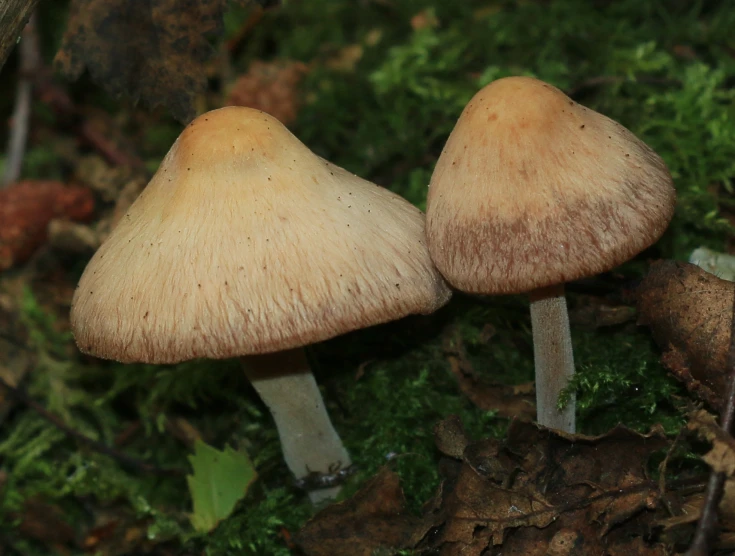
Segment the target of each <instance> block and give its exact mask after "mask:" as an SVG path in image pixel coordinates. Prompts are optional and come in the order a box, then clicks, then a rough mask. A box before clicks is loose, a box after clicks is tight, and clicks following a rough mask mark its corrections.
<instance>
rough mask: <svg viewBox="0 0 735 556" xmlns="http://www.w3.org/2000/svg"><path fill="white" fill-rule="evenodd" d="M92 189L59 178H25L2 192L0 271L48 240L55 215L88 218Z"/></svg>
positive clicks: (24, 257) (0, 210)
mask: <svg viewBox="0 0 735 556" xmlns="http://www.w3.org/2000/svg"><path fill="white" fill-rule="evenodd" d="M93 211H94V198H93V196H92V192H91V191H90V190H89V189H87V188H85V187H75V186H66V185H64V184H63V183H61V182H56V181H30V180H28V181H22V182H18V183H15V184H13V185H11V186H10V187H7V188H6V189H3V190H1V191H0V271H2V270H5V269H8V268H10V267H12V266H14V265H17V264H19V263H22V262H24V261H26V260H28V259H29V258H30V257H31V255H33V253H34V252H35V251H36V249H38V248H39V247H40V246H41V245H43V243H44V242H45V241H46V237H47V234H48V224H49V222H50V221H51V220H52V219H54V218H66V219H69V220H75V221H82V222H84V221H87V220H89V219H90V218H91V216H92V213H93Z"/></svg>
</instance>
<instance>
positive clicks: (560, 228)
mask: <svg viewBox="0 0 735 556" xmlns="http://www.w3.org/2000/svg"><path fill="white" fill-rule="evenodd" d="M675 202H676V193H675V190H674V187H673V183H672V180H671V176H670V174H669V172H668V170H667V168H666V165H665V164H664V162H663V160H661V158H660V157H659V156H658V155H657V154H656V153H655V152H653V151H652V150H651V149H650V148H649V147H648V146H647V145H646V144H644V143H643V142H642V141H640V140H639V139H638V138H636V137H635V136H634V135H633V134H632V133H631V132H630V131H628V130H627V129H625V128H624V127H623V126H621V125H620V124H618V123H617V122H614V121H613V120H611V119H610V118H607V117H606V116H603V115H602V114H599V113H597V112H595V111H593V110H590V109H588V108H585V107H584V106H581V105H579V104H577V103H576V102H574V101H572V100H571V99H570V98H569V97H567V96H566V95H565V94H564V93H563V92H561V91H560V90H559V89H557V88H555V87H552V86H551V85H548V84H546V83H544V82H542V81H539V80H537V79H532V78H528V77H508V78H505V79H499V80H497V81H495V82H493V83H491V84H490V85H488V86H486V87H485V88H484V89H482V90H481V91H480V92H478V93H477V94H476V95H475V97H474V98H473V99H472V100H471V101H470V103H469V104H468V105H467V107H466V108H465V110H464V112H463V113H462V115H461V116H460V118H459V121H458V122H457V125H456V127H455V128H454V130H453V131H452V133H451V135H450V137H449V140H448V141H447V144H446V147H445V149H444V151H443V152H442V154H441V156H440V158H439V161H438V163H437V165H436V169H435V171H434V174H433V176H432V179H431V186H430V188H429V196H428V201H427V211H426V213H427V223H426V235H427V241H428V243H429V251H430V252H431V255H432V258H433V260H434V263H435V264H436V265H437V267H438V268H439V270H440V271H441V272H442V274H443V275H444V277H445V278H446V279H447V280H448V281H449V282H450V283H451V284H452V285H454V286H455V287H457V288H459V289H461V290H464V291H468V292H474V293H485V294H507V293H521V292H527V291H531V290H533V289H535V288H540V287H545V286H550V285H554V284H560V283H564V282H567V281H570V280H576V279H579V278H582V277H585V276H591V275H594V274H598V273H600V272H604V271H607V270H610V269H611V268H613V267H615V266H617V265H618V264H620V263H622V262H624V261H626V260H628V259H630V258H631V257H633V256H634V255H636V254H637V253H639V252H640V251H642V250H643V249H645V248H646V247H648V246H650V245H651V244H653V243H654V242H656V240H657V239H658V238H659V237H660V236H661V235H662V234H663V232H664V230H665V229H666V227H667V225H668V223H669V221H670V220H671V217H672V216H673V212H674V204H675Z"/></svg>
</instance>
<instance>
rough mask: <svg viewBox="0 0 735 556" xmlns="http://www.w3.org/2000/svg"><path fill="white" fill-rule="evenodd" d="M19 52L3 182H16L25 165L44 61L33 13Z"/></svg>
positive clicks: (5, 183) (6, 183)
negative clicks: (39, 70)
mask: <svg viewBox="0 0 735 556" xmlns="http://www.w3.org/2000/svg"><path fill="white" fill-rule="evenodd" d="M18 54H19V57H20V64H19V68H18V86H17V89H16V93H15V108H14V109H13V116H12V121H11V128H10V129H11V131H10V141H9V142H8V157H7V162H6V166H5V175H4V176H3V185H4V186H6V187H7V186H8V185H9V184H11V183H13V182H14V181H17V180H18V178H19V177H20V170H21V167H22V165H23V157H24V155H25V151H26V141H27V138H28V123H29V120H30V117H31V97H32V92H33V82H32V78H33V74H34V73H35V71H36V69H37V68H38V66H39V65H40V62H41V48H40V46H39V40H38V30H37V29H36V14H35V13H34V14H33V15H31V18H30V19H29V20H28V24H27V25H26V26H25V29H23V35H22V37H21V41H20V45H19V49H18Z"/></svg>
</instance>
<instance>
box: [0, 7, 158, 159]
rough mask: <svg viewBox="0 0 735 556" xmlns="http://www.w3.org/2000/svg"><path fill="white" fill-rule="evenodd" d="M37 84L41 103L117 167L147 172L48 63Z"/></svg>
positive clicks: (132, 153) (40, 68) (37, 72)
mask: <svg viewBox="0 0 735 556" xmlns="http://www.w3.org/2000/svg"><path fill="white" fill-rule="evenodd" d="M0 1H2V0H0ZM33 85H34V87H35V89H36V92H37V94H38V97H39V98H40V100H41V102H43V103H45V104H47V105H48V106H49V107H50V108H51V110H53V111H54V113H55V114H56V115H57V116H58V117H59V119H61V120H63V121H64V122H65V123H66V124H67V125H69V126H70V127H71V128H72V129H73V130H74V133H76V134H77V136H79V137H80V138H81V139H82V140H83V141H84V142H85V143H87V144H88V145H90V146H91V147H92V148H93V149H94V150H96V151H97V152H98V153H99V154H100V155H101V156H102V157H103V158H104V159H105V160H106V161H107V162H109V163H110V164H112V165H114V166H129V167H131V168H134V169H136V170H138V171H141V172H145V163H144V162H143V160H142V159H141V158H140V157H139V156H138V155H137V154H135V153H134V152H132V150H131V149H125V148H123V147H121V146H118V145H116V144H115V142H114V141H112V140H111V139H110V138H109V137H107V136H105V135H104V134H103V133H102V132H100V131H99V129H98V128H97V127H96V126H95V125H93V123H92V120H91V118H90V117H89V115H88V114H87V113H85V111H84V109H83V108H79V107H78V106H77V105H75V104H74V101H72V99H71V97H70V96H69V95H68V94H67V93H66V91H65V90H64V89H63V88H62V87H61V86H59V85H58V84H57V83H55V82H54V80H53V78H52V76H51V72H50V71H49V70H48V68H46V67H44V66H40V67H39V68H38V70H37V71H36V73H35V78H34V80H33ZM108 121H109V119H108ZM109 127H110V128H114V127H115V126H114V125H112V124H110V125H109Z"/></svg>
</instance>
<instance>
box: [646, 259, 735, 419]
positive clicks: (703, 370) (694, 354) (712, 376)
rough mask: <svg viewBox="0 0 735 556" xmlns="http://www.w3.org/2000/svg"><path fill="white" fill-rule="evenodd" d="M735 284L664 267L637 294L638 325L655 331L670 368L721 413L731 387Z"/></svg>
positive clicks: (673, 265) (692, 269) (679, 266)
mask: <svg viewBox="0 0 735 556" xmlns="http://www.w3.org/2000/svg"><path fill="white" fill-rule="evenodd" d="M734 292H735V284H733V283H732V282H728V281H726V280H721V279H720V278H718V277H717V276H715V275H713V274H709V273H708V272H705V271H704V270H702V269H701V268H699V267H698V266H696V265H692V264H688V263H680V262H674V261H660V262H657V263H654V264H653V265H652V266H651V270H650V272H649V273H648V275H647V276H646V278H645V279H644V280H643V282H641V284H640V286H639V287H638V291H637V301H638V312H639V315H640V316H639V318H638V323H639V324H644V325H646V326H649V327H650V328H651V332H652V333H653V337H654V338H655V340H656V342H657V343H658V345H659V346H661V348H662V349H663V350H664V355H663V357H662V361H663V363H664V364H665V365H666V367H667V368H668V369H669V370H670V371H671V372H672V373H673V374H674V376H676V378H678V379H679V380H681V381H683V382H684V383H685V384H686V387H687V389H688V390H689V391H690V392H692V393H693V394H694V395H696V396H697V397H698V398H699V399H701V400H703V401H704V402H706V403H708V404H709V405H711V406H712V407H713V408H714V409H717V410H720V409H721V408H722V404H723V392H725V391H726V383H727V376H726V375H727V373H726V369H727V350H728V345H729V340H730V324H731V318H732V306H733V294H734Z"/></svg>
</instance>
